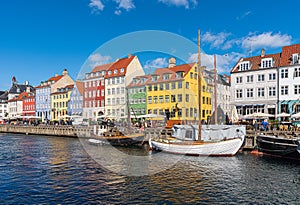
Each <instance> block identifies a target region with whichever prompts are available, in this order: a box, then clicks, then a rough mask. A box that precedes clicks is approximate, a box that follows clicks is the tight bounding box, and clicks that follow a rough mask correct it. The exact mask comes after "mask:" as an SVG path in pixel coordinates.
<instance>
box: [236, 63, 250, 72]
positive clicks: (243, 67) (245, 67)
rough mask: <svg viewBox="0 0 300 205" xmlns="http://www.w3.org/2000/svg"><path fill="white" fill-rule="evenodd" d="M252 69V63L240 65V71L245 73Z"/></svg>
mask: <svg viewBox="0 0 300 205" xmlns="http://www.w3.org/2000/svg"><path fill="white" fill-rule="evenodd" d="M249 69H250V61H244V62H241V63H240V65H239V71H245V70H249Z"/></svg>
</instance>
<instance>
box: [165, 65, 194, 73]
mask: <svg viewBox="0 0 300 205" xmlns="http://www.w3.org/2000/svg"><path fill="white" fill-rule="evenodd" d="M194 65H195V63H189V64H182V65H178V66H174V67H172V68H169V69H170V70H172V71H174V72H180V71H182V72H184V73H185V75H187V73H188V72H189V71H190V69H191V68H192V67H193V66H194Z"/></svg>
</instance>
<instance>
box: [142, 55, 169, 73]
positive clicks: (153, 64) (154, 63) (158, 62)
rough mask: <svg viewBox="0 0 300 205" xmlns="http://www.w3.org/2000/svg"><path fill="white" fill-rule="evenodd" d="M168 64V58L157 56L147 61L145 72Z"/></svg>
mask: <svg viewBox="0 0 300 205" xmlns="http://www.w3.org/2000/svg"><path fill="white" fill-rule="evenodd" d="M167 66H168V62H167V59H166V58H156V59H154V60H148V61H146V63H145V65H144V68H145V72H146V73H147V74H148V73H151V72H152V71H153V70H154V69H155V68H165V67H167Z"/></svg>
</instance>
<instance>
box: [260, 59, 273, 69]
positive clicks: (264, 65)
mask: <svg viewBox="0 0 300 205" xmlns="http://www.w3.org/2000/svg"><path fill="white" fill-rule="evenodd" d="M271 67H273V59H272V58H264V59H262V60H261V68H271Z"/></svg>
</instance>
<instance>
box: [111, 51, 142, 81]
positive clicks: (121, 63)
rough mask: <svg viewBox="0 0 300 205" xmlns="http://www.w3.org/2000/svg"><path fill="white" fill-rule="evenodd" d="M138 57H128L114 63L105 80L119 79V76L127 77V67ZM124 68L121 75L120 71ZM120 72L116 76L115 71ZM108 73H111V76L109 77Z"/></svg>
mask: <svg viewBox="0 0 300 205" xmlns="http://www.w3.org/2000/svg"><path fill="white" fill-rule="evenodd" d="M135 57H136V56H128V57H127V58H122V59H119V60H117V61H116V62H114V63H113V64H112V65H111V66H110V67H109V68H108V69H107V70H106V75H105V78H112V77H117V76H125V75H126V72H127V66H128V65H129V64H130V63H131V61H132V60H133V59H134V58H135ZM121 68H124V72H123V73H121V72H120V69H121ZM116 69H117V70H118V73H117V74H114V70H116ZM108 71H111V75H108Z"/></svg>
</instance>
